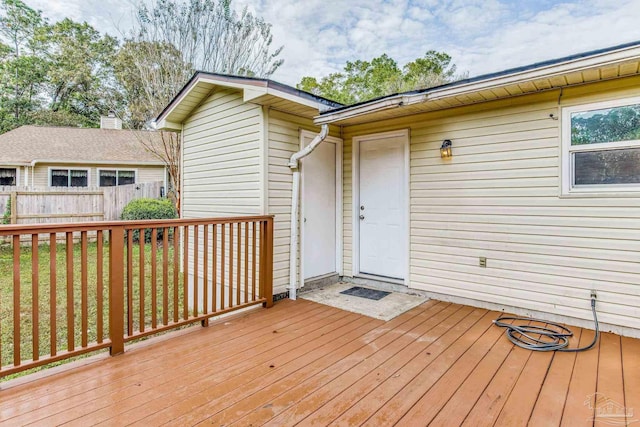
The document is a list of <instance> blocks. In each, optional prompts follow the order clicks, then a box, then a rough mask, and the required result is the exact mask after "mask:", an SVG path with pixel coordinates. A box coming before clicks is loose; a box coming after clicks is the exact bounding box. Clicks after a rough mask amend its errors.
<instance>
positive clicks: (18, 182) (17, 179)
mask: <svg viewBox="0 0 640 427" xmlns="http://www.w3.org/2000/svg"><path fill="white" fill-rule="evenodd" d="M0 169H13V170H14V171H15V177H14V180H15V183H14V184H13V185H0V187H17V186H19V185H20V168H19V167H18V166H2V167H0Z"/></svg>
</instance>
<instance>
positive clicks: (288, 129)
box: [267, 110, 339, 293]
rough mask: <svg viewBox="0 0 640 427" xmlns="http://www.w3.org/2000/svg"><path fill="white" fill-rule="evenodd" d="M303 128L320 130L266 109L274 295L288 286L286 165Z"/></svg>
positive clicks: (288, 182)
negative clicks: (272, 224) (272, 223)
mask: <svg viewBox="0 0 640 427" xmlns="http://www.w3.org/2000/svg"><path fill="white" fill-rule="evenodd" d="M303 129H304V130H308V131H310V132H316V133H317V132H320V128H319V127H317V126H314V125H313V121H312V120H311V119H306V118H303V117H298V116H294V115H291V114H287V113H283V112H280V111H277V110H269V112H268V133H269V162H268V165H267V166H268V196H269V206H268V209H269V214H271V215H275V218H274V232H273V234H274V254H273V259H274V264H273V287H274V293H279V292H284V291H286V288H287V286H288V285H289V245H290V243H291V238H290V237H291V236H290V233H291V186H292V172H291V169H290V168H289V166H287V165H288V163H289V159H290V158H291V156H292V155H293V154H294V153H296V152H297V151H299V150H300V131H301V130H303ZM330 133H331V135H332V136H339V131H338V130H337V129H331V132H330ZM303 162H304V160H303Z"/></svg>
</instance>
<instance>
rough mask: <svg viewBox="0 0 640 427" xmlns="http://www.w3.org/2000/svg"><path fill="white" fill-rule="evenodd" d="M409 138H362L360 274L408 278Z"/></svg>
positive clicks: (360, 148)
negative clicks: (406, 155)
mask: <svg viewBox="0 0 640 427" xmlns="http://www.w3.org/2000/svg"><path fill="white" fill-rule="evenodd" d="M405 144H406V137H403V136H394V137H388V138H381V139H380V138H379V139H369V140H367V139H362V140H361V141H360V147H359V151H360V179H359V182H360V197H359V199H360V206H356V209H358V217H359V225H360V232H359V234H360V247H359V252H360V257H359V263H360V273H366V274H374V275H378V276H385V277H390V278H396V279H404V276H405V270H406V258H405V257H406V255H405V254H406V250H405V247H404V246H405V242H406V235H405V233H406V225H405V217H406V209H407V208H406V202H405V200H406V199H405V197H406V195H405V192H406V191H405V184H404V183H405V173H406V171H405V152H404V151H405Z"/></svg>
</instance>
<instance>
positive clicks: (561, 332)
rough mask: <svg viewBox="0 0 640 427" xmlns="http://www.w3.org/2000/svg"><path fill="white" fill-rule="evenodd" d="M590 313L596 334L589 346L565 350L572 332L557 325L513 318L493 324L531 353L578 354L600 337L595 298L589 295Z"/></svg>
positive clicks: (495, 321)
mask: <svg viewBox="0 0 640 427" xmlns="http://www.w3.org/2000/svg"><path fill="white" fill-rule="evenodd" d="M591 311H592V312H593V322H594V324H595V330H596V334H595V336H594V337H593V341H592V342H591V344H589V345H587V346H585V347H580V348H567V347H568V345H569V338H570V337H572V336H573V332H571V330H570V329H569V328H567V327H565V326H562V325H560V324H558V323H554V322H548V321H546V320H541V319H529V318H526V317H514V316H502V317H499V318H497V319H496V320H494V321H493V323H495V324H496V326H499V327H501V328H506V335H507V338H509V340H510V341H511V342H512V343H514V344H515V345H517V346H518V347H522V348H524V349H527V350H532V351H566V352H578V351H585V350H589V349H591V348H593V347H594V346H595V345H596V343H597V342H598V338H599V337H600V327H599V325H598V316H597V315H596V297H595V295H593V294H592V295H591ZM507 322H513V323H507ZM529 322H540V323H544V324H545V326H536V325H528V324H527V323H529ZM523 323H524V324H523Z"/></svg>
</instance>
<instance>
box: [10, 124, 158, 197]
mask: <svg viewBox="0 0 640 427" xmlns="http://www.w3.org/2000/svg"><path fill="white" fill-rule="evenodd" d="M101 126H102V128H101V129H91V128H71V127H53V126H21V127H19V128H17V129H14V130H12V131H9V132H6V133H4V134H2V135H0V186H5V185H15V186H24V187H33V188H44V187H105V186H114V185H124V184H137V183H143V182H154V181H162V182H165V183H166V179H167V178H166V168H165V165H164V162H162V161H161V160H160V159H158V157H156V156H155V155H154V154H153V153H151V152H150V151H148V150H147V149H146V148H145V147H144V145H143V144H142V143H141V142H140V141H139V139H138V138H137V137H136V135H135V134H134V131H130V130H122V123H121V122H120V120H119V119H117V118H115V117H103V118H102V120H101ZM143 135H144V137H145V140H146V139H147V136H151V137H152V138H153V139H152V138H149V141H151V142H152V143H158V141H159V138H158V136H156V135H155V134H154V133H152V132H143ZM165 187H166V185H165Z"/></svg>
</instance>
